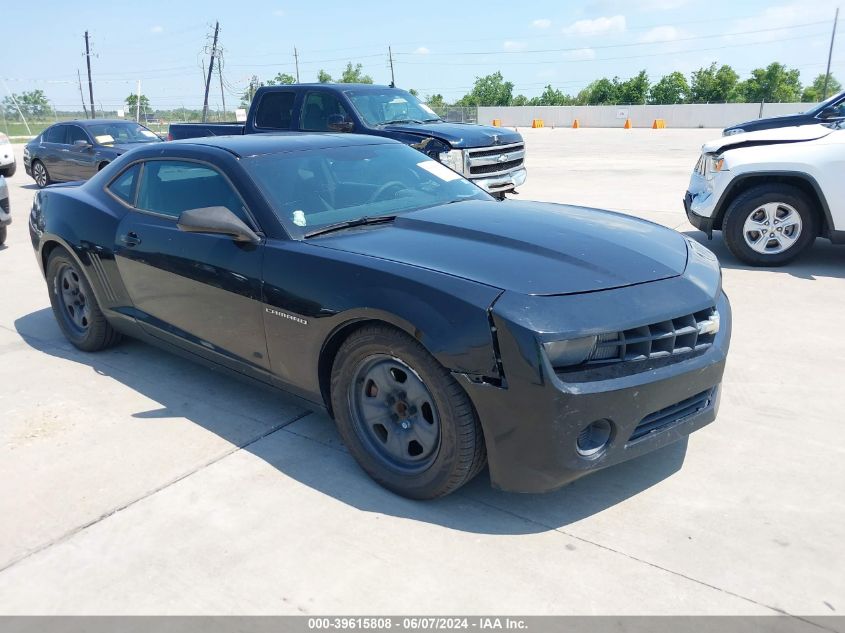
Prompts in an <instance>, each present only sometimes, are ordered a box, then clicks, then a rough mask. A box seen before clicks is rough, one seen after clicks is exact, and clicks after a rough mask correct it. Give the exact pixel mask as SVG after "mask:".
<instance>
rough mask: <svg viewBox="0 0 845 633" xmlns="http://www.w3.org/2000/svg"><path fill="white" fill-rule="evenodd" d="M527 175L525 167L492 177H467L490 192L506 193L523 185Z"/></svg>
mask: <svg viewBox="0 0 845 633" xmlns="http://www.w3.org/2000/svg"><path fill="white" fill-rule="evenodd" d="M527 177H528V172H527V171H526V170H525V168H524V167H523V168H520V169H516V170H514V171H511V172H508V173H506V174H501V175H498V176H493V177H490V178H472V177H471V176H467V178H469V179H470V180H471V181H472V182H474V183H475V184H476V185H478V186H479V187H481V188H482V189H484V190H485V191H487V192H488V193H506V192H508V191H513V190H514V189H516V188H517V187H520V186H522V184H523V183H524V182H525V180H526V178H527Z"/></svg>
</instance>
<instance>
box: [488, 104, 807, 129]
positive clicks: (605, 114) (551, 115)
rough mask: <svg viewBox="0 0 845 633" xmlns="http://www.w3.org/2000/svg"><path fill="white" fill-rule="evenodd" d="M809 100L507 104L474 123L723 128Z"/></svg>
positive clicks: (795, 108) (800, 106)
mask: <svg viewBox="0 0 845 633" xmlns="http://www.w3.org/2000/svg"><path fill="white" fill-rule="evenodd" d="M812 105H813V104H811V103H765V104H763V105H762V114H761V105H760V104H759V103H706V104H705V103H702V104H684V105H634V106H615V105H613V106H518V107H517V106H511V107H501V108H500V107H490V108H487V107H480V108H478V122H479V123H481V124H483V125H490V124H491V123H492V122H493V119H501V121H502V125H504V126H508V127H530V126H531V120H532V119H543V121H544V123H545V125H546V127H571V126H572V122H573V120H575V119H578V122H579V123H580V124H581V126H582V127H622V126H623V125H624V124H625V119H626V118H630V119H631V124H632V125H633V126H634V127H651V124H652V122H653V121H654V119H665V120H666V127H670V128H700V127H713V128H723V127H727V126H728V125H732V124H734V123H740V122H742V121H748V120H749V119H756V118H759V117H761V116H763V117H770V116H777V115H779V114H793V113H795V112H801V111H803V110H807V109H808V108H810V107H811V106H812Z"/></svg>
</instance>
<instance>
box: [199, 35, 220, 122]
mask: <svg viewBox="0 0 845 633" xmlns="http://www.w3.org/2000/svg"><path fill="white" fill-rule="evenodd" d="M219 32H220V22H215V23H214V41H213V43H212V44H211V61H209V62H208V77H207V78H206V80H205V98H204V99H203V102H202V122H203V123H205V122H206V121H207V120H208V89H209V88H210V87H211V73H213V72H214V56H215V55H216V54H217V34H218V33H219Z"/></svg>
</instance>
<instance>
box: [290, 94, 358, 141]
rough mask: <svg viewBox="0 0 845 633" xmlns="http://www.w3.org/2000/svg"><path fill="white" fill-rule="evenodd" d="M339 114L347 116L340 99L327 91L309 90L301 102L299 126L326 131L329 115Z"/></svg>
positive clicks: (312, 130) (310, 130)
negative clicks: (303, 101)
mask: <svg viewBox="0 0 845 633" xmlns="http://www.w3.org/2000/svg"><path fill="white" fill-rule="evenodd" d="M332 114H340V115H342V116H343V117H344V118H345V119H348V118H349V115H348V114H347V112H346V109H345V108H344V107H343V105H342V104H341V103H340V100H339V99H338V98H337V97H336V96H334V95H333V94H329V93H328V92H310V93H308V95H306V97H305V103H303V104H302V118H301V121H302V123H301V125H300V127H301V128H302V129H303V130H307V131H309V132H328V131H329V117H330V116H331V115H332Z"/></svg>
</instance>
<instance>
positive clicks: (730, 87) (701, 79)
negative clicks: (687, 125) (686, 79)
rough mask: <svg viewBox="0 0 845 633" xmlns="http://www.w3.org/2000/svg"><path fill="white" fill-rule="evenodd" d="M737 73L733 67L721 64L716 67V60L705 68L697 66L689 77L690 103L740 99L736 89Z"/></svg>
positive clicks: (740, 96)
mask: <svg viewBox="0 0 845 633" xmlns="http://www.w3.org/2000/svg"><path fill="white" fill-rule="evenodd" d="M738 81H739V75H737V74H736V71H734V69H733V68H731V67H730V66H728V65H727V64H723V65H722V66H721V67H720V68H718V69H717V68H716V62H713V63H712V64H710V66H709V67H707V68H699V69H698V70H696V71H695V72H693V73H692V77H691V79H690V102H691V103H726V102H728V101H738V100H741V98H742V94H741V93H739V92H738V91H737V83H738Z"/></svg>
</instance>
